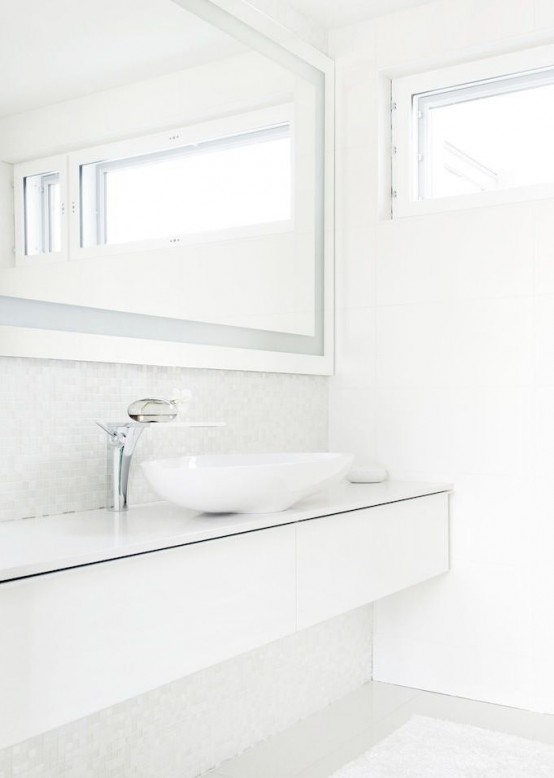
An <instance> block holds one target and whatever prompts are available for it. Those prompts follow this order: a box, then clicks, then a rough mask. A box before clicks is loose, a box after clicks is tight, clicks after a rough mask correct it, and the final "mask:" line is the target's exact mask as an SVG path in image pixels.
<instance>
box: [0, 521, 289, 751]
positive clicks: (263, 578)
mask: <svg viewBox="0 0 554 778" xmlns="http://www.w3.org/2000/svg"><path fill="white" fill-rule="evenodd" d="M294 545H295V538H294V527H293V526H287V527H278V528H276V529H269V530H265V531H264V532H252V533H249V534H246V535H236V536H234V537H229V538H221V539H218V540H214V541H207V542H204V543H198V544H194V545H189V546H184V547H181V548H174V549H170V550H167V551H157V552H156V553H152V554H144V555H141V556H135V557H129V558H127V559H120V560H117V561H113V562H109V563H106V564H96V565H91V566H89V567H81V568H77V569H74V570H66V571H64V572H57V573H51V574H48V575H41V576H37V577H35V578H29V579H26V580H21V581H14V582H12V583H7V584H3V585H2V586H1V587H0V623H1V624H2V640H0V748H3V747H5V746H7V745H11V744H13V743H15V742H18V741H20V740H24V739H26V738H29V737H32V736H33V735H37V734H39V733H40V732H44V731H45V730H48V729H52V728H53V727H57V726H60V725H61V724H65V723H67V722H69V721H73V720H75V719H78V718H81V717H82V716H86V715H87V714H89V713H92V712H93V711H96V710H100V709H101V708H106V707H109V706H110V705H114V704H115V703H117V702H120V701H122V700H125V699H127V698H129V697H134V696H135V695H138V694H141V693H143V692H145V691H147V690H149V689H154V688H157V687H159V686H162V685H163V684H166V683H169V682H171V681H174V680H176V679H178V678H182V677H183V676H185V675H188V674H190V673H194V672H196V671H197V670H200V669H202V668H205V667H208V666H210V665H213V664H216V663H217V662H221V661H222V660H224V659H228V658H229V657H232V656H236V655H237V654H241V653H243V652H245V651H250V650H251V649H253V648H256V647H258V646H261V645H264V644H265V643H269V642H270V641H272V640H276V639H277V638H280V637H283V636H284V635H287V634H290V633H291V632H294V631H295V628H296V589H295V556H294Z"/></svg>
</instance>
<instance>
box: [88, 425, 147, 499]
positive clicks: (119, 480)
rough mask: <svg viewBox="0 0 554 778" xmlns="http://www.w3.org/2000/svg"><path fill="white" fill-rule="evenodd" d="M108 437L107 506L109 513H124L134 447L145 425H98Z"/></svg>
mask: <svg viewBox="0 0 554 778" xmlns="http://www.w3.org/2000/svg"><path fill="white" fill-rule="evenodd" d="M99 426H101V427H102V429H104V430H105V432H106V433H107V435H108V449H107V451H108V483H107V495H106V496H107V504H106V507H107V508H108V509H109V510H111V511H126V510H127V507H128V503H127V496H128V492H129V471H130V469H131V460H132V458H133V453H134V451H135V447H136V445H137V443H138V440H139V438H140V436H141V435H142V432H143V430H144V428H145V426H146V425H144V424H140V423H137V422H132V421H130V422H123V423H121V424H110V423H108V424H99Z"/></svg>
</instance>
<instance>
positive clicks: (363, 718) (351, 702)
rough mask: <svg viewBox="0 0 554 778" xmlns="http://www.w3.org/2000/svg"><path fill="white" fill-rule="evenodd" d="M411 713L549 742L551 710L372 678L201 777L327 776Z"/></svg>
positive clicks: (553, 738)
mask: <svg viewBox="0 0 554 778" xmlns="http://www.w3.org/2000/svg"><path fill="white" fill-rule="evenodd" d="M414 714H420V715H425V716H433V717H435V718H443V719H449V720H450V721H457V722H459V723H462V724H473V725H474V726H477V727H484V728H486V729H494V730H498V731H501V732H507V733H509V734H512V735H519V736H521V737H526V738H529V739H531V740H539V741H541V742H543V743H551V744H554V716H547V715H544V714H540V713H530V712H529V711H522V710H518V709H517V708H505V707H502V706H501V705H491V704H489V703H484V702H475V701H474V700H464V699H461V698H459V697H447V696H446V695H443V694H432V693H431V692H422V691H419V690H418V689H408V688H405V687H402V686H393V685H391V684H384V683H378V682H375V681H374V682H372V683H369V684H367V685H366V686H364V687H363V688H361V689H359V690H357V691H355V692H353V693H352V694H349V695H348V696H347V697H344V698H343V699H342V700H339V701H338V702H335V703H333V705H330V706H329V707H328V708H325V709H324V710H323V711H320V712H319V713H315V714H314V715H313V716H310V717H309V718H307V719H305V720H304V721H301V722H299V723H298V724H295V725H294V726H292V727H290V728H289V729H287V730H285V731H284V732H281V733H280V734H279V735H276V736H275V737H272V738H270V739H269V740H266V741H264V742H263V743H261V744H260V745H258V746H255V747H254V748H251V749H250V750H248V751H245V752H244V753H243V754H241V755H240V756H238V757H236V758H235V759H230V760H228V761H227V762H224V763H223V764H222V765H220V766H219V767H218V768H217V769H215V770H212V771H211V772H210V773H207V774H206V775H205V776H204V778H328V776H330V775H332V773H333V772H335V771H336V770H338V769H339V768H340V767H343V766H344V765H345V764H348V762H350V761H352V760H353V759H355V758H356V757H358V756H360V755H361V754H363V752H364V751H367V749H368V748H371V746H372V745H374V744H375V743H376V742H377V741H379V740H381V739H382V738H384V737H386V735H388V734H390V733H391V732H393V731H394V730H395V729H398V727H400V726H402V724H404V723H405V722H406V721H407V720H408V719H409V718H410V716H412V715H414ZM399 778H401V776H399Z"/></svg>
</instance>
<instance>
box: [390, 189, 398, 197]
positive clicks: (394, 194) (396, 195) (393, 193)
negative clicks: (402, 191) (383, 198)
mask: <svg viewBox="0 0 554 778" xmlns="http://www.w3.org/2000/svg"><path fill="white" fill-rule="evenodd" d="M391 196H392V199H393V200H396V198H397V197H398V192H397V191H396V189H391Z"/></svg>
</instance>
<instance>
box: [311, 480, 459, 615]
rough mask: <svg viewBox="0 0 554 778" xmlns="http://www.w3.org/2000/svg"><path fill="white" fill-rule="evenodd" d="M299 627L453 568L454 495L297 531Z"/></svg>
mask: <svg viewBox="0 0 554 778" xmlns="http://www.w3.org/2000/svg"><path fill="white" fill-rule="evenodd" d="M296 544H297V576H298V628H299V629H302V628H303V627H308V626H310V625H312V624H316V623H318V622H320V621H325V620H326V619H330V618H332V617H333V616H336V615H338V614H339V613H343V612H345V611H348V610H351V609H353V608H357V607H359V606H361V605H364V604H366V603H368V602H373V601H374V600H378V599H379V598H381V597H385V596H386V595H388V594H392V593H393V592H396V591H399V590H400V589H404V588H405V587H407V586H411V585H413V584H416V583H419V582H420V581H424V580H425V579H427V578H431V577H432V576H435V575H438V574H439V573H443V572H446V571H447V570H448V495H447V494H437V495H431V496H429V497H418V498H415V499H411V500H404V501H401V502H396V503H391V504H389V505H382V506H378V507H375V508H366V509H364V510H358V511H351V512H349V513H343V514H337V515H335V516H328V517H326V518H322V519H317V520H313V521H305V522H302V523H301V524H298V525H297V530H296Z"/></svg>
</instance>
